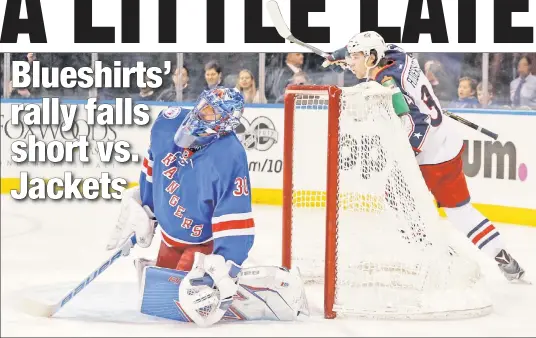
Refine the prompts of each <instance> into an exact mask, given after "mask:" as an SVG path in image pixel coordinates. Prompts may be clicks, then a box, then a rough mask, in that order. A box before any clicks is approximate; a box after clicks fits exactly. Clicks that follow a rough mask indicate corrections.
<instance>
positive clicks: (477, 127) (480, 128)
mask: <svg viewBox="0 0 536 338" xmlns="http://www.w3.org/2000/svg"><path fill="white" fill-rule="evenodd" d="M443 114H445V115H447V116H448V117H450V118H452V119H454V120H456V121H458V122H460V123H462V124H465V125H466V126H468V127H469V128H472V129H474V130H476V131H479V132H481V133H482V134H484V135H487V136H489V137H491V138H492V139H494V140H496V139H497V138H499V135H497V134H495V133H494V132H492V131H489V130H487V129H486V128H483V127H481V126H479V125H477V124H475V123H473V122H471V121H468V120H466V119H464V118H463V117H460V116H458V115H455V114H453V113H451V112H449V111H448V110H443Z"/></svg>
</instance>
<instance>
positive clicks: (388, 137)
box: [282, 82, 491, 319]
mask: <svg viewBox="0 0 536 338" xmlns="http://www.w3.org/2000/svg"><path fill="white" fill-rule="evenodd" d="M391 102H392V96H391V92H390V90H388V89H386V88H384V87H382V86H381V85H379V84H378V83H376V82H368V83H364V84H360V85H358V86H355V87H347V88H339V87H336V86H289V87H288V88H287V91H286V96H285V131H284V133H285V134H284V139H285V144H284V166H283V175H284V176H283V177H284V178H283V246H282V248H283V253H282V257H283V266H285V267H288V268H292V267H298V268H299V269H300V272H301V274H302V277H303V278H304V280H305V282H306V283H313V284H314V283H316V284H319V283H323V284H324V316H325V317H326V318H334V317H336V316H337V315H338V314H353V315H359V316H361V317H368V318H376V319H381V318H394V319H396V318H404V319H430V318H464V317H475V316H481V315H485V314H487V313H489V312H490V311H491V303H490V300H489V298H488V297H487V293H486V290H485V287H484V285H483V282H484V281H483V277H482V276H481V274H480V268H479V266H478V264H477V263H476V262H475V261H473V260H472V259H471V258H470V257H468V255H466V254H465V253H467V251H464V254H462V253H460V251H458V249H456V247H455V246H454V245H453V243H452V242H451V241H452V240H453V239H452V238H453V237H452V230H450V225H445V222H444V221H440V217H439V215H438V212H437V209H436V207H435V204H434V200H433V197H432V195H431V194H430V193H429V191H428V189H427V187H426V185H425V183H424V180H423V178H422V174H421V172H420V170H419V167H418V165H417V163H416V160H415V155H414V153H413V150H412V149H411V147H410V145H409V142H408V137H407V135H408V131H409V130H406V129H405V127H404V126H403V123H402V120H401V118H399V117H398V116H396V114H395V113H394V109H393V107H392V103H391ZM408 128H410V129H411V125H408ZM449 231H450V232H449ZM458 240H460V238H458Z"/></svg>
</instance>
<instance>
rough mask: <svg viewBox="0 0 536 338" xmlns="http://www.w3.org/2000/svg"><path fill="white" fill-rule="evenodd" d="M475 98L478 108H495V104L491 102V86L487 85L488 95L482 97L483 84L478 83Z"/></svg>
mask: <svg viewBox="0 0 536 338" xmlns="http://www.w3.org/2000/svg"><path fill="white" fill-rule="evenodd" d="M476 96H477V99H478V103H479V105H480V106H479V108H493V107H497V105H496V104H495V102H493V96H494V95H493V85H492V84H491V83H488V95H487V97H486V95H484V84H483V83H482V82H480V83H479V84H478V86H477V87H476Z"/></svg>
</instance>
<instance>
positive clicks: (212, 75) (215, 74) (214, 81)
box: [203, 61, 223, 90]
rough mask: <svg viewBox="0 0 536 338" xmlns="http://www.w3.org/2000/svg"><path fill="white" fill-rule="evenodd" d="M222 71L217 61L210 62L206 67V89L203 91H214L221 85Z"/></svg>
mask: <svg viewBox="0 0 536 338" xmlns="http://www.w3.org/2000/svg"><path fill="white" fill-rule="evenodd" d="M222 75H223V72H222V69H221V66H220V65H219V63H218V62H217V61H210V62H208V63H207V64H206V65H205V82H206V85H205V88H204V89H203V90H207V89H212V88H214V87H217V86H219V85H220V83H221V79H222Z"/></svg>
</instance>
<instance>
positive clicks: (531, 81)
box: [510, 56, 536, 108]
mask: <svg viewBox="0 0 536 338" xmlns="http://www.w3.org/2000/svg"><path fill="white" fill-rule="evenodd" d="M531 65H532V60H531V59H530V58H529V57H528V56H523V57H522V58H521V59H520V60H519V63H518V65H517V73H518V74H519V77H518V78H516V79H515V80H513V81H512V82H511V83H510V100H511V101H512V105H513V106H514V107H524V108H526V107H533V108H534V107H536V76H534V75H532V74H531Z"/></svg>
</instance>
